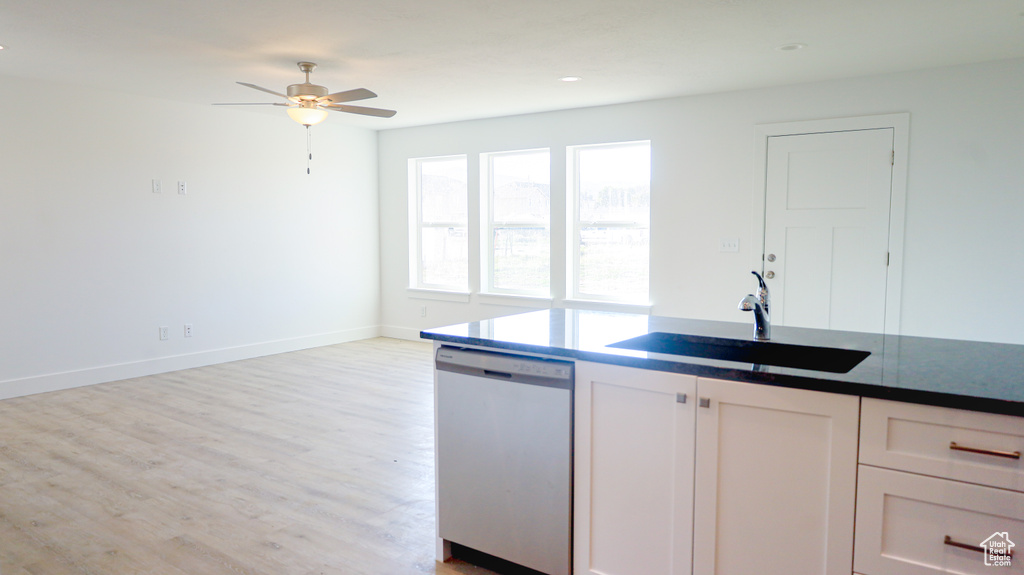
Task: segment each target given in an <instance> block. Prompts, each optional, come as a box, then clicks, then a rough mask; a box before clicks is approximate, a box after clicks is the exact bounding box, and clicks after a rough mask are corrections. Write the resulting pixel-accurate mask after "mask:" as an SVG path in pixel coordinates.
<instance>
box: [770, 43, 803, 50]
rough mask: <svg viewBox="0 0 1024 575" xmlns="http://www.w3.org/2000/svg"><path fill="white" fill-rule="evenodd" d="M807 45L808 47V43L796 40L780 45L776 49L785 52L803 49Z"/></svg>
mask: <svg viewBox="0 0 1024 575" xmlns="http://www.w3.org/2000/svg"><path fill="white" fill-rule="evenodd" d="M806 47H807V44H801V43H800V42H794V43H792V44H783V45H781V46H779V47H778V48H776V50H781V51H783V52H792V51H794V50H803V49H804V48H806Z"/></svg>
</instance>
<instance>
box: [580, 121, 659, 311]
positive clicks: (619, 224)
mask: <svg viewBox="0 0 1024 575" xmlns="http://www.w3.org/2000/svg"><path fill="white" fill-rule="evenodd" d="M640 146H645V147H646V148H647V150H648V154H649V153H650V151H651V149H652V146H651V141H650V140H632V141H627V142H607V143H600V144H583V145H577V146H567V147H566V164H567V166H566V168H567V174H566V187H567V188H568V189H567V190H566V192H567V193H566V201H567V202H568V203H569V204H570V206H569V209H568V210H566V216H567V217H566V219H567V220H568V221H567V222H566V236H567V237H566V250H567V251H568V252H569V253H568V255H567V260H570V261H571V262H572V265H571V266H567V268H568V269H567V270H566V272H567V273H566V284H567V285H566V295H567V296H568V299H569V300H577V301H594V302H608V303H619V304H632V305H641V306H647V305H650V297H651V296H650V294H651V272H650V270H651V252H650V237H651V213H650V206H648V212H647V222H646V223H644V224H641V223H638V222H629V221H623V220H619V221H615V220H606V221H603V220H593V221H590V220H588V221H582V220H581V219H580V155H579V152H580V151H582V150H588V149H598V148H625V147H640ZM653 171H654V170H653V167H652V168H651V172H652V173H653ZM647 193H648V202H650V197H651V196H652V193H651V189H650V174H648V191H647ZM598 227H600V228H612V229H636V230H647V237H648V247H647V293H646V294H645V295H643V296H639V299H638V298H637V297H632V296H627V297H616V296H614V295H607V294H597V293H589V292H584V291H581V290H580V246H581V243H582V237H581V232H582V230H583V229H585V228H598Z"/></svg>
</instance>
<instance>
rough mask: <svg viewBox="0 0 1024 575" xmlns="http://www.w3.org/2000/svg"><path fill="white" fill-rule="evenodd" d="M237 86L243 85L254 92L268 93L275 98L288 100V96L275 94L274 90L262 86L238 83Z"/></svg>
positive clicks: (279, 93)
mask: <svg viewBox="0 0 1024 575" xmlns="http://www.w3.org/2000/svg"><path fill="white" fill-rule="evenodd" d="M236 84H241V85H243V86H245V87H246V88H252V89H253V90H259V91H260V92H266V93H268V94H273V95H275V96H280V97H282V98H285V99H288V96H285V95H284V94H282V93H281V92H275V91H273V90H268V89H267V88H264V87H262V86H257V85H256V84H247V83H245V82H236Z"/></svg>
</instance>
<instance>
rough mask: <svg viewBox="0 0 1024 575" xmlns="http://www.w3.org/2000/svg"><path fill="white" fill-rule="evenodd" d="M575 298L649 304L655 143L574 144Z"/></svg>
mask: <svg viewBox="0 0 1024 575" xmlns="http://www.w3.org/2000/svg"><path fill="white" fill-rule="evenodd" d="M567 160H568V162H569V166H568V167H569V194H567V195H568V196H569V199H570V202H571V203H572V206H571V209H570V210H569V217H570V218H571V220H570V221H571V229H570V230H569V232H570V241H569V242H568V249H569V251H570V253H569V255H568V260H569V261H571V262H572V269H571V270H570V271H571V274H570V275H571V277H570V279H569V292H570V297H572V298H576V299H592V300H605V301H622V302H634V303H647V301H648V299H649V297H650V296H649V287H648V286H649V275H650V274H649V270H650V243H651V233H650V219H651V215H650V213H651V143H650V142H646V141H645V142H629V143H620V144H601V145H593V146H575V147H571V148H569V153H568V157H567Z"/></svg>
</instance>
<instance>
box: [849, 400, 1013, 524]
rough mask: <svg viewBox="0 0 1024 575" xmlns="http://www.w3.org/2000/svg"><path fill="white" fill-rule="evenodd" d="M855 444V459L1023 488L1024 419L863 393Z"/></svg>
mask: <svg viewBox="0 0 1024 575" xmlns="http://www.w3.org/2000/svg"><path fill="white" fill-rule="evenodd" d="M860 446H861V447H860V462H861V463H867V464H870V465H875V466H878V467H887V468H889V469H900V470H903V471H911V472H914V473H922V474H925V475H933V476H935V477H945V478H949V479H956V480H959V481H967V482H969V483H977V484H980V485H991V486H993V487H1001V488H1003V489H1013V490H1015V491H1024V460H1022V459H1021V455H1020V454H1021V453H1024V418H1020V417H1013V416H1009V415H996V414H991V413H978V412H974V411H963V410H959V409H949V408H945V407H933V406H928V405H916V404H911V403H900V402H895V401H884V400H880V399H871V398H864V401H863V405H862V408H861V441H860ZM1022 539H1024V538H1022Z"/></svg>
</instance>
